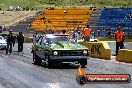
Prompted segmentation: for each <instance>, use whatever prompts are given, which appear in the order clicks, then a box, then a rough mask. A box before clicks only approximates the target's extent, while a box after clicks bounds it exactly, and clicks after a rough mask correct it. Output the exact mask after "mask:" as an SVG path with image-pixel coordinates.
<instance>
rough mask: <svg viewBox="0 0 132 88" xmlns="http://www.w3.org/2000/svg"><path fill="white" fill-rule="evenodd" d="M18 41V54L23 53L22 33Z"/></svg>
mask: <svg viewBox="0 0 132 88" xmlns="http://www.w3.org/2000/svg"><path fill="white" fill-rule="evenodd" d="M17 41H18V52H22V51H23V43H24V36H23V34H22V32H19V35H18V36H17Z"/></svg>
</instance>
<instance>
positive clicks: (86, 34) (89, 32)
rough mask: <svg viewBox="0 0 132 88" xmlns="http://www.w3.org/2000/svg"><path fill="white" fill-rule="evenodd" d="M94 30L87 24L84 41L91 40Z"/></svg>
mask: <svg viewBox="0 0 132 88" xmlns="http://www.w3.org/2000/svg"><path fill="white" fill-rule="evenodd" d="M91 32H92V30H91V29H90V28H89V25H87V27H86V28H84V30H83V34H84V41H85V42H89V41H90V35H91Z"/></svg>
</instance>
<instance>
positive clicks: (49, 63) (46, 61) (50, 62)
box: [45, 55, 52, 68]
mask: <svg viewBox="0 0 132 88" xmlns="http://www.w3.org/2000/svg"><path fill="white" fill-rule="evenodd" d="M45 65H46V67H48V68H50V67H51V65H52V61H51V60H50V58H49V56H48V55H45Z"/></svg>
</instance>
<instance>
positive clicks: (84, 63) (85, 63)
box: [80, 59, 87, 68]
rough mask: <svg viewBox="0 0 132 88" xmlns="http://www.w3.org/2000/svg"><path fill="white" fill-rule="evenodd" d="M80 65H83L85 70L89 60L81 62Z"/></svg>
mask: <svg viewBox="0 0 132 88" xmlns="http://www.w3.org/2000/svg"><path fill="white" fill-rule="evenodd" d="M80 65H81V67H82V68H85V66H86V65H87V59H86V60H81V61H80Z"/></svg>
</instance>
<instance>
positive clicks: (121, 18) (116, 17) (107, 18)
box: [97, 8, 132, 32]
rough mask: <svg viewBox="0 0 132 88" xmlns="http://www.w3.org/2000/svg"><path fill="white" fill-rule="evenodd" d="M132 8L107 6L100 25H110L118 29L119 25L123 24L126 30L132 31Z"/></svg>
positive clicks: (103, 11) (102, 13)
mask: <svg viewBox="0 0 132 88" xmlns="http://www.w3.org/2000/svg"><path fill="white" fill-rule="evenodd" d="M130 13H132V8H106V9H103V10H102V12H101V16H100V19H99V21H98V23H97V25H98V26H102V27H109V28H111V29H113V30H112V31H113V32H114V31H116V30H115V29H116V27H117V26H118V25H123V26H124V28H125V30H124V31H126V32H131V31H132V14H131V16H130Z"/></svg>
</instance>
